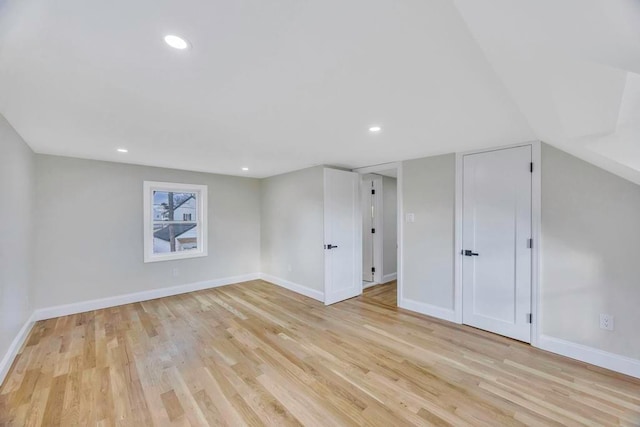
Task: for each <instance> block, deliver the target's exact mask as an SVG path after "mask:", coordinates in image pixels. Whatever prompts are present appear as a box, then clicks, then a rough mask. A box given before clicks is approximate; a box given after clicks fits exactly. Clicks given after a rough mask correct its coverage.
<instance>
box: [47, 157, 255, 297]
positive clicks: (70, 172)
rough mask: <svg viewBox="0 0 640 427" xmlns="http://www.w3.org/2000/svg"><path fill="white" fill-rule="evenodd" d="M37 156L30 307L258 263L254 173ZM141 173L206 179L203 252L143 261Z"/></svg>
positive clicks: (208, 276)
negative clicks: (206, 239) (205, 244)
mask: <svg viewBox="0 0 640 427" xmlns="http://www.w3.org/2000/svg"><path fill="white" fill-rule="evenodd" d="M36 162H37V188H36V200H37V214H36V216H37V218H36V224H37V225H36V236H37V238H36V242H37V244H36V259H37V268H36V276H35V285H36V288H35V289H36V292H35V306H36V308H42V307H50V306H55V305H60V304H68V303H74V302H80V301H86V300H91V299H98V298H105V297H111V296H117V295H122V294H127V293H133V292H139V291H146V290H151V289H157V288H163V287H168V286H176V285H182V284H190V283H195V282H200V281H207V280H213V279H220V278H226V277H231V276H236V275H243V274H251V273H257V272H259V270H260V183H259V180H257V179H252V178H241V177H233V176H225V175H214V174H207V173H196V172H186V171H180V170H174V169H163V168H154V167H146V166H135V165H126V164H119V163H110V162H102V161H93V160H81V159H73V158H67V157H57V156H48V155H37V156H36ZM145 180H149V181H166V182H179V183H189V184H206V185H208V189H209V194H208V202H209V206H208V232H209V236H208V237H209V247H208V249H209V250H208V256H207V257H202V258H192V259H185V260H174V261H165V262H156V263H148V264H145V263H144V262H143V216H142V185H143V181H145ZM174 268H178V269H179V276H177V277H174V276H173V274H172V273H173V269H174Z"/></svg>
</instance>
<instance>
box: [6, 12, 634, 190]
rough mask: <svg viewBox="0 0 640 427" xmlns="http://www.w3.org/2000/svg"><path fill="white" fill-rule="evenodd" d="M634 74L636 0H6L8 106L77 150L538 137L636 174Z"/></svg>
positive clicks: (201, 159) (370, 149)
mask: <svg viewBox="0 0 640 427" xmlns="http://www.w3.org/2000/svg"><path fill="white" fill-rule="evenodd" d="M169 33H173V34H178V35H181V36H183V37H185V38H187V39H188V40H189V41H190V42H191V44H192V49H190V50H188V51H176V50H172V49H170V48H168V47H167V46H166V45H165V44H164V42H163V41H162V38H163V36H164V35H165V34H169ZM633 73H638V74H640V2H638V1H636V0H615V1H612V0H553V1H552V0H542V1H541V0H538V1H533V0H530V1H522V2H513V1H512V0H485V1H483V2H478V1H477V0H456V1H455V2H451V1H449V0H431V1H427V2H425V1H423V0H409V1H399V0H398V1H390V0H351V1H348V2H344V1H336V0H323V1H319V0H316V1H307V2H301V1H299V0H288V1H284V0H280V1H270V2H264V1H261V0H240V1H233V2H222V1H216V0H209V1H204V0H190V1H167V0H154V1H151V0H138V1H136V2H125V1H122V0H114V1H111V2H96V1H90V0H89V1H87V0H56V1H55V2H52V1H46V0H5V1H3V0H0V113H2V114H3V115H4V116H5V117H6V118H7V120H9V122H10V123H11V124H12V125H13V126H14V127H15V128H16V130H17V131H18V132H19V133H20V134H21V135H22V136H23V138H24V139H25V140H26V141H27V142H28V143H29V145H30V146H31V147H32V148H33V149H34V150H35V151H37V152H41V153H51V154H61V155H68V156H76V157H83V158H93V159H102V160H113V161H122V162H129V163H137V164H149V165H155V166H165V167H174V168H180V169H190V170H200V171H207V172H216V173H225V174H232V175H243V174H246V175H248V176H255V177H264V176H270V175H274V174H278V173H282V172H286V171H290V170H295V169H300V168H304V167H308V166H311V165H316V164H333V165H336V166H343V167H362V166H367V165H372V164H380V163H385V162H391V161H396V160H403V159H408V158H415V157H421V156H426V155H432V154H440V153H446V152H452V151H459V150H465V149H472V148H481V147H487V146H496V145H501V144H509V143H514V142H520V141H525V140H531V139H536V138H539V139H543V140H545V141H548V142H550V143H553V144H554V145H558V146H559V147H560V148H563V149H566V150H567V151H570V152H573V153H574V154H576V155H579V156H580V157H582V158H585V159H587V160H589V161H593V162H594V163H597V164H600V165H601V166H603V167H607V168H608V169H610V170H613V171H614V172H616V173H619V174H620V175H623V176H625V177H627V178H629V179H632V180H636V182H640V172H639V171H640V148H638V144H640V142H639V141H640V139H638V138H637V136H640V129H638V126H637V125H635V122H633V121H632V120H630V119H629V117H638V116H637V114H635V113H640V111H638V108H639V106H640V102H638V96H637V95H638V94H640V85H638V84H637V82H636V80H635V78H634V77H633V76H635V74H633ZM634 114H635V115H634ZM625 117H627V118H626V119H625ZM374 124H376V125H380V126H382V128H383V129H382V131H381V132H380V133H378V134H371V133H370V132H368V130H367V129H368V128H369V127H370V126H371V125H374ZM634 138H635V139H634ZM118 147H125V148H128V149H129V153H127V154H124V155H123V154H119V153H117V152H116V151H115V150H116V148H118ZM634 150H635V151H634ZM629 152H632V153H635V154H636V157H635V159H636V160H635V161H631V160H629V159H631V158H632V157H633V156H630V155H628V153H629ZM243 166H247V167H249V168H250V171H249V172H248V173H243V172H242V171H241V167H243Z"/></svg>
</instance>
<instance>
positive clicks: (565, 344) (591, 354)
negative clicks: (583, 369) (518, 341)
mask: <svg viewBox="0 0 640 427" xmlns="http://www.w3.org/2000/svg"><path fill="white" fill-rule="evenodd" d="M537 347H538V348H541V349H542V350H547V351H550V352H552V353H556V354H560V355H562V356H566V357H570V358H572V359H576V360H580V361H582V362H586V363H590V364H592V365H596V366H600V367H601V368H606V369H610V370H612V371H616V372H620V373H623V374H626V375H630V376H632V377H636V378H640V360H638V359H632V358H630V357H626V356H621V355H619V354H615V353H609V352H608V351H604V350H600V349H597V348H593V347H589V346H586V345H582V344H577V343H574V342H571V341H566V340H563V339H560V338H554V337H550V336H547V335H541V336H540V337H539V338H538V345H537Z"/></svg>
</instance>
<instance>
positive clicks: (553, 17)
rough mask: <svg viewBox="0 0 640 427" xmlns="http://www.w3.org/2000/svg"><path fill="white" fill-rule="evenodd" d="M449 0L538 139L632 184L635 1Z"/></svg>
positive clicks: (637, 47)
mask: <svg viewBox="0 0 640 427" xmlns="http://www.w3.org/2000/svg"><path fill="white" fill-rule="evenodd" d="M455 3H456V6H457V7H458V10H459V11H460V13H461V15H462V16H463V18H464V20H465V22H466V23H467V25H468V27H469V29H470V31H471V33H472V34H473V36H474V37H475V38H476V40H478V43H479V45H480V46H481V47H482V50H483V51H484V53H485V55H486V57H487V59H488V60H489V62H490V63H491V65H492V66H493V69H494V70H495V71H496V73H497V75H498V76H499V77H500V79H501V81H502V82H503V83H504V85H505V86H506V87H507V88H508V90H509V92H510V94H511V96H512V99H513V100H514V101H515V102H516V104H517V105H518V108H519V109H520V111H521V112H522V113H523V114H524V115H525V117H526V118H527V120H528V122H529V124H530V126H531V127H532V129H533V130H534V132H535V133H536V136H537V138H538V139H541V140H543V141H546V142H549V143H552V144H554V145H556V146H558V147H560V148H561V149H563V150H565V151H568V152H570V153H572V154H574V155H576V156H578V157H581V158H583V159H585V160H587V161H590V162H592V163H595V164H596V165H598V166H601V167H603V168H605V169H608V170H610V171H612V172H614V173H617V174H619V175H621V176H623V177H625V178H627V179H630V180H632V181H634V182H636V183H639V184H640V1H638V0H612V1H608V0H536V1H517V2H514V1H510V0H484V1H482V2H478V1H475V0H455Z"/></svg>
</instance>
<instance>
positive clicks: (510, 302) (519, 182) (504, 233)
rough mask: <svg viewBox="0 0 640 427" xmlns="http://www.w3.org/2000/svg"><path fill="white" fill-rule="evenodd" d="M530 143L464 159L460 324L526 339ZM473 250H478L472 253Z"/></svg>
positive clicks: (529, 222) (527, 325)
mask: <svg viewBox="0 0 640 427" xmlns="http://www.w3.org/2000/svg"><path fill="white" fill-rule="evenodd" d="M530 163H531V147H530V146H524V147H516V148H508V149H503V150H495V151H490V152H485V153H478V154H470V155H466V156H464V158H463V226H462V227H463V229H462V230H463V231H462V235H463V237H462V241H463V242H462V243H463V245H462V247H463V252H464V251H465V250H466V251H471V253H472V255H471V256H465V255H462V259H463V262H462V283H463V323H465V324H468V325H471V326H475V327H478V328H481V329H486V330H489V331H491V332H495V333H498V334H501V335H505V336H508V337H511V338H515V339H518V340H521V341H526V342H530V340H531V327H530V323H529V321H528V315H529V313H531V249H530V248H529V245H528V243H529V239H530V238H531V172H530V169H529V166H530ZM476 254H477V255H476Z"/></svg>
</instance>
